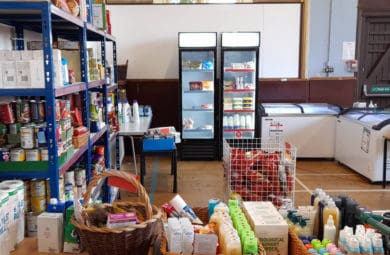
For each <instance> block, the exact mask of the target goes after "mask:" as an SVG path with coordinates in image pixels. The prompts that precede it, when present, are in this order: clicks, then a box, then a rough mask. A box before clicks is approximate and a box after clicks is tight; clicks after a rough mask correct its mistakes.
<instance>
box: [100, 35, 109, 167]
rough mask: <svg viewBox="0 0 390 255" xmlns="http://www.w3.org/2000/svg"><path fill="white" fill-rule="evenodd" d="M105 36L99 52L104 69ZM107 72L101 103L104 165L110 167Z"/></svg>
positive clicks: (105, 73)
mask: <svg viewBox="0 0 390 255" xmlns="http://www.w3.org/2000/svg"><path fill="white" fill-rule="evenodd" d="M106 43H107V41H106V37H105V36H104V38H103V40H102V41H101V42H100V49H101V50H100V52H101V54H102V65H103V68H104V70H106ZM107 78H108V77H107V72H106V71H104V81H105V82H104V84H103V105H104V108H105V111H104V120H105V123H106V127H107V131H106V133H105V134H104V159H105V165H106V167H107V168H110V128H109V122H108V111H107V96H108V93H107V86H108V84H107Z"/></svg>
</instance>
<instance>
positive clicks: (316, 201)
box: [313, 190, 326, 236]
mask: <svg viewBox="0 0 390 255" xmlns="http://www.w3.org/2000/svg"><path fill="white" fill-rule="evenodd" d="M325 195H326V194H325V192H324V191H323V190H320V191H319V192H318V195H317V196H316V197H315V198H314V201H313V208H314V210H315V217H314V226H313V235H315V236H318V230H319V228H320V227H319V226H320V225H319V223H320V221H319V220H320V212H319V208H318V205H319V203H320V201H321V200H322V199H323V198H324V197H325ZM321 216H322V215H321Z"/></svg>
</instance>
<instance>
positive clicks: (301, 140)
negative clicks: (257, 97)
mask: <svg viewBox="0 0 390 255" xmlns="http://www.w3.org/2000/svg"><path fill="white" fill-rule="evenodd" d="M340 111H341V109H340V107H338V106H335V105H330V104H324V103H301V104H289V103H263V104H261V105H260V114H261V117H260V121H261V123H260V127H261V137H262V138H265V139H268V138H271V137H273V136H275V135H281V136H282V137H283V139H284V140H285V141H287V142H289V143H291V144H293V145H294V146H296V147H297V157H299V158H334V148H335V142H334V140H335V135H336V119H337V115H338V114H339V113H340Z"/></svg>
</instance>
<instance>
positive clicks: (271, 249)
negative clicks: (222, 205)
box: [244, 202, 288, 255]
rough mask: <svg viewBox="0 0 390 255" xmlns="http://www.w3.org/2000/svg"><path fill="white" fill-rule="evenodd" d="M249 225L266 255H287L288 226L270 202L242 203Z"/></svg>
mask: <svg viewBox="0 0 390 255" xmlns="http://www.w3.org/2000/svg"><path fill="white" fill-rule="evenodd" d="M244 208H245V212H246V214H247V217H248V221H249V224H250V225H251V227H252V229H253V231H254V232H255V235H256V236H257V238H259V241H260V242H261V243H262V245H263V247H264V249H265V250H266V253H267V254H268V255H287V254H288V224H287V222H286V221H285V220H284V219H283V217H282V215H280V213H279V212H278V211H277V210H276V208H275V207H274V205H273V204H272V203H271V202H244Z"/></svg>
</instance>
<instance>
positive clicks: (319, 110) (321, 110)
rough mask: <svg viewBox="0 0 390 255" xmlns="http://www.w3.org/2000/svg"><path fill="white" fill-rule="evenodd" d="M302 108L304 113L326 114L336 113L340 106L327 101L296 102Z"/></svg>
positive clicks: (338, 111)
mask: <svg viewBox="0 0 390 255" xmlns="http://www.w3.org/2000/svg"><path fill="white" fill-rule="evenodd" d="M298 105H299V106H300V107H302V109H303V113H304V114H326V115H337V114H339V113H340V111H341V108H340V107H339V106H336V105H331V104H327V103H301V104H298Z"/></svg>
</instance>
